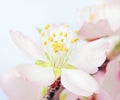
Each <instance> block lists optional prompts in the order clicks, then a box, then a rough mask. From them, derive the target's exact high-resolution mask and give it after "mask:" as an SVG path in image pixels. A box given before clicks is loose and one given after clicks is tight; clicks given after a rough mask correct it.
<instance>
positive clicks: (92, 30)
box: [79, 20, 113, 38]
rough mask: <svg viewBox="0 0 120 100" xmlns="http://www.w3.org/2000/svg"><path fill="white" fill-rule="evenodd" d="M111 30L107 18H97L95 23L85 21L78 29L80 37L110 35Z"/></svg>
mask: <svg viewBox="0 0 120 100" xmlns="http://www.w3.org/2000/svg"><path fill="white" fill-rule="evenodd" d="M112 34H113V31H112V29H111V27H110V25H109V23H108V21H107V20H99V21H98V22H97V23H95V24H94V23H92V22H86V23H84V24H83V26H82V27H81V29H80V31H79V37H80V38H96V37H103V36H107V35H112Z"/></svg>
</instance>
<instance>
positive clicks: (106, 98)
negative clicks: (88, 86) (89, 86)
mask: <svg viewBox="0 0 120 100" xmlns="http://www.w3.org/2000/svg"><path fill="white" fill-rule="evenodd" d="M96 100H113V99H112V98H111V96H110V95H109V94H108V93H107V92H106V91H105V90H103V89H100V92H99V93H98V94H97V96H96Z"/></svg>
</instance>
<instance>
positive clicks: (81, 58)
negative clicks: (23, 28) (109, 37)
mask: <svg viewBox="0 0 120 100" xmlns="http://www.w3.org/2000/svg"><path fill="white" fill-rule="evenodd" d="M40 33H41V34H40V35H41V38H40V39H41V48H39V47H38V46H37V45H36V44H35V43H34V42H33V41H32V40H31V39H29V38H28V37H26V36H24V35H23V34H22V33H20V32H15V31H12V32H11V36H12V39H13V41H14V42H15V43H16V44H17V46H18V47H20V48H21V49H22V50H23V51H25V52H26V53H27V54H28V55H30V56H31V57H32V58H35V59H36V60H37V61H36V64H33V65H30V64H21V65H18V66H17V67H16V70H17V72H18V73H19V74H20V76H21V77H24V78H26V79H27V80H29V81H31V82H33V83H37V84H38V85H39V84H40V85H41V86H49V85H51V84H52V83H53V82H54V80H55V79H56V78H57V77H61V83H62V85H63V86H64V87H65V88H66V89H67V90H69V91H71V92H72V93H74V94H76V95H81V96H90V95H92V94H93V93H97V92H98V89H99V86H98V83H97V81H96V80H95V79H94V78H93V77H92V76H91V75H90V74H94V73H96V72H97V71H98V67H100V66H101V65H102V64H103V62H104V61H105V59H106V54H105V53H106V50H107V48H108V42H107V41H106V40H104V39H99V40H96V41H93V42H90V43H87V42H85V41H82V40H79V39H78V37H77V31H75V32H73V31H71V30H70V28H69V27H68V26H67V25H60V26H56V25H46V26H45V28H44V29H43V30H40ZM3 80H6V79H5V78H2V80H1V84H2V85H1V86H2V87H3V89H5V87H6V85H7V83H5V82H3ZM7 82H8V81H7ZM8 83H9V82H8ZM11 91H12V90H11ZM9 93H10V91H9ZM9 93H8V94H9ZM12 95H14V94H12Z"/></svg>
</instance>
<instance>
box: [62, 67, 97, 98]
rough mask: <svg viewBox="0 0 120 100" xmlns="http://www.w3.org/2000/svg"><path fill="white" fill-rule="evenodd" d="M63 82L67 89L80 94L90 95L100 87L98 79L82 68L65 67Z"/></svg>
mask: <svg viewBox="0 0 120 100" xmlns="http://www.w3.org/2000/svg"><path fill="white" fill-rule="evenodd" d="M61 82H62V85H63V86H64V87H65V88H66V89H67V90H69V91H70V92H72V93H74V94H76V95H80V96H90V95H92V94H93V93H95V92H98V88H99V87H98V84H97V82H96V80H95V79H94V78H92V77H91V76H90V75H89V74H87V73H86V72H83V71H81V70H68V69H67V70H65V69H63V70H62V75H61Z"/></svg>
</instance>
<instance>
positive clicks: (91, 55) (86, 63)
mask: <svg viewBox="0 0 120 100" xmlns="http://www.w3.org/2000/svg"><path fill="white" fill-rule="evenodd" d="M108 46H109V44H108V42H107V41H105V40H103V39H99V40H96V41H93V42H90V43H88V44H86V45H85V46H82V47H80V48H78V49H76V50H75V51H74V52H73V54H72V56H71V62H70V63H71V64H73V65H75V66H77V67H79V68H81V69H83V70H84V71H87V72H88V73H95V72H97V70H98V67H100V66H101V65H102V64H103V62H104V61H105V59H106V54H105V52H106V51H107V48H108Z"/></svg>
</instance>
